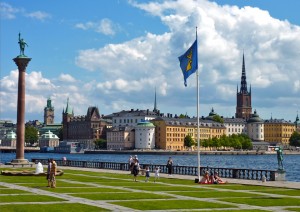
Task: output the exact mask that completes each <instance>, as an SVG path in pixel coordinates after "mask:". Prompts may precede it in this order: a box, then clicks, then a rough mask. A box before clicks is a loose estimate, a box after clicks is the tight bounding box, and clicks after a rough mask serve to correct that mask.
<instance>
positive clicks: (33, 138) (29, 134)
mask: <svg viewBox="0 0 300 212" xmlns="http://www.w3.org/2000/svg"><path fill="white" fill-rule="evenodd" d="M38 139H39V137H38V130H37V129H36V128H35V127H33V126H26V127H25V143H27V144H28V143H29V144H30V145H32V144H34V143H37V141H38Z"/></svg>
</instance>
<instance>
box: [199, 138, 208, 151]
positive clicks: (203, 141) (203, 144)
mask: <svg viewBox="0 0 300 212" xmlns="http://www.w3.org/2000/svg"><path fill="white" fill-rule="evenodd" d="M200 144H201V146H202V147H204V148H205V149H206V148H207V147H208V140H207V139H204V140H202V141H201V142H200Z"/></svg>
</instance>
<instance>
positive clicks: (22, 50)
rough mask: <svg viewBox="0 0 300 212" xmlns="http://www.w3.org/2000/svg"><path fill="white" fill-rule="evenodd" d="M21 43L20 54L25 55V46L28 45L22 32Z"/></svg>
mask: <svg viewBox="0 0 300 212" xmlns="http://www.w3.org/2000/svg"><path fill="white" fill-rule="evenodd" d="M18 43H19V45H20V55H25V54H24V51H25V46H28V45H27V43H26V42H25V40H24V39H23V38H21V33H19V42H18Z"/></svg>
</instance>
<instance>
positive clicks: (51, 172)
mask: <svg viewBox="0 0 300 212" xmlns="http://www.w3.org/2000/svg"><path fill="white" fill-rule="evenodd" d="M56 171H57V164H56V162H55V161H54V160H53V158H50V159H48V167H47V181H48V185H47V187H51V188H55V187H56V179H55V174H56Z"/></svg>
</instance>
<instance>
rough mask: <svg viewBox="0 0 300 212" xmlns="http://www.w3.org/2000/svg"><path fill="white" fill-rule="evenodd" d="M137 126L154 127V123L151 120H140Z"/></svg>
mask: <svg viewBox="0 0 300 212" xmlns="http://www.w3.org/2000/svg"><path fill="white" fill-rule="evenodd" d="M137 126H143V127H154V125H153V124H152V123H151V122H147V121H142V122H139V123H138V124H137Z"/></svg>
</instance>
